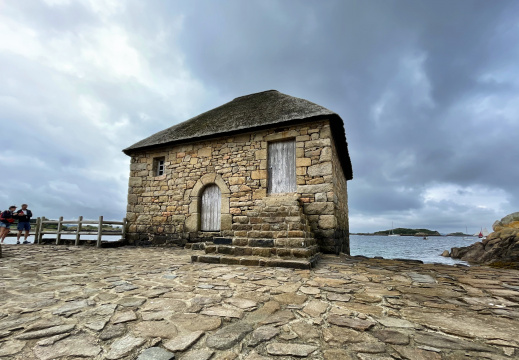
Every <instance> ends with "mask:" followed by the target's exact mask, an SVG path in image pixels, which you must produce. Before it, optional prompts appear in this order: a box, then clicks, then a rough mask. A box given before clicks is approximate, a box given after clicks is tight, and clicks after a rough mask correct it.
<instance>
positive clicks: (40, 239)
mask: <svg viewBox="0 0 519 360" xmlns="http://www.w3.org/2000/svg"><path fill="white" fill-rule="evenodd" d="M42 239H43V217H42V218H41V219H40V226H39V230H38V244H41V243H42Z"/></svg>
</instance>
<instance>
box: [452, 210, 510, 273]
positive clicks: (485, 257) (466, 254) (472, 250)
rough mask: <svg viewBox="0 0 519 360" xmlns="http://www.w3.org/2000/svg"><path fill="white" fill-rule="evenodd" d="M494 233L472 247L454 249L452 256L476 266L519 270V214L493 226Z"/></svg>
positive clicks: (499, 221)
mask: <svg viewBox="0 0 519 360" xmlns="http://www.w3.org/2000/svg"><path fill="white" fill-rule="evenodd" d="M492 229H493V230H494V232H492V233H491V234H489V235H488V236H487V237H486V239H483V240H482V241H479V242H477V243H474V244H472V245H470V246H466V247H460V248H452V249H451V252H450V256H451V257H452V258H455V259H461V260H464V261H468V262H469V263H474V264H488V265H492V264H494V265H502V266H512V267H518V268H519V212H515V213H513V214H510V215H507V216H505V217H504V218H502V219H501V220H498V221H496V222H495V223H494V225H492Z"/></svg>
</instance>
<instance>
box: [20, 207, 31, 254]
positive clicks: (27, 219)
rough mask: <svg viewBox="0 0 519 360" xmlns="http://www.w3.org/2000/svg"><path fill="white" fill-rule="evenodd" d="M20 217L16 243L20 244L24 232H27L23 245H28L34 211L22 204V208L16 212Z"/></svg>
mask: <svg viewBox="0 0 519 360" xmlns="http://www.w3.org/2000/svg"><path fill="white" fill-rule="evenodd" d="M16 215H17V217H18V236H17V238H16V243H17V244H19V243H20V237H21V236H22V231H24V230H25V238H24V241H23V243H24V244H28V243H29V242H28V241H27V238H28V237H29V231H31V218H32V211H31V210H29V209H27V204H22V208H21V209H20V210H18V211H17V212H16Z"/></svg>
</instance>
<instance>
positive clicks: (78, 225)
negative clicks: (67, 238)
mask: <svg viewBox="0 0 519 360" xmlns="http://www.w3.org/2000/svg"><path fill="white" fill-rule="evenodd" d="M82 221H83V216H80V217H79V219H78V220H77V228H76V244H75V245H76V246H78V245H79V237H80V235H79V232H80V231H81V222H82Z"/></svg>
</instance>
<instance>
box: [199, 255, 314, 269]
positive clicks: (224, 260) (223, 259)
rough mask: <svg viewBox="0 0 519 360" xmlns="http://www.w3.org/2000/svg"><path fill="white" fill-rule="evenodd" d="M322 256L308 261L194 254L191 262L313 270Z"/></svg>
mask: <svg viewBox="0 0 519 360" xmlns="http://www.w3.org/2000/svg"><path fill="white" fill-rule="evenodd" d="M319 257H320V254H316V255H314V256H312V257H311V258H308V259H298V260H296V259H282V258H278V257H270V258H265V257H260V256H230V255H216V254H214V255H207V254H193V255H191V262H202V263H210V264H227V265H242V266H269V267H284V268H294V269H311V268H312V267H314V266H315V265H316V264H317V261H318V260H319Z"/></svg>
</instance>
